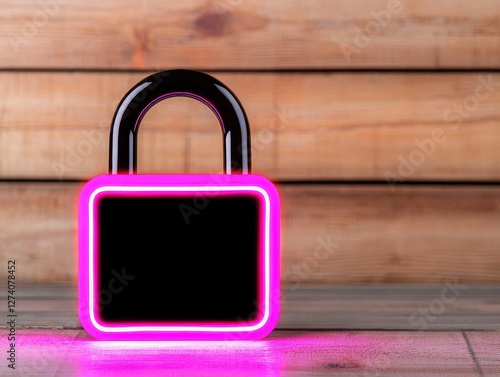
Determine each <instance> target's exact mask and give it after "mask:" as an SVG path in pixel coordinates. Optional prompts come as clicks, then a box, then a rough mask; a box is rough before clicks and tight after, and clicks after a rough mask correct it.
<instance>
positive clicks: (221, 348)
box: [0, 330, 500, 377]
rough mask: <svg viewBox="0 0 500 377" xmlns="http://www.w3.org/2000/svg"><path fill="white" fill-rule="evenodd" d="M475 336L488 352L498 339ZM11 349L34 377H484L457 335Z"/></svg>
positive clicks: (50, 337)
mask: <svg viewBox="0 0 500 377" xmlns="http://www.w3.org/2000/svg"><path fill="white" fill-rule="evenodd" d="M474 334H475V333H474ZM0 336H2V337H6V331H5V330H0ZM477 336H478V338H482V339H484V344H486V345H489V346H490V347H494V345H495V343H496V342H498V338H499V337H500V333H499V332H492V333H486V334H483V333H477ZM17 346H18V349H19V356H18V364H17V365H18V371H19V372H20V374H22V375H36V376H40V377H45V376H62V375H64V376H73V375H75V376H91V375H97V374H99V375H101V376H130V375H131V374H133V375H140V376H142V375H147V376H155V377H156V376H164V375H176V376H186V377H187V376H213V375H217V376H244V377H257V376H258V377H261V376H285V377H286V376H297V375H307V376H331V375H334V374H342V375H345V376H380V375H384V376H391V375H394V376H404V377H410V376H411V377H413V376H430V377H434V376H436V377H437V376H439V377H448V376H482V375H483V374H480V373H479V369H478V366H477V364H476V363H475V360H474V359H473V357H472V356H471V354H470V353H469V348H468V347H467V344H466V342H465V340H464V337H463V335H462V333H460V332H404V331H396V332H380V331H375V332H374V331H343V332H335V331H330V332H328V331H317V332H311V331H309V332H307V331H275V332H273V333H272V334H271V335H269V336H268V337H267V338H265V339H263V340H261V341H258V342H111V344H110V342H102V341H96V340H93V339H92V338H90V337H89V335H87V333H85V331H83V330H60V331H54V330H28V331H25V332H24V333H23V336H21V337H19V341H18V342H17ZM21 355H23V357H21ZM495 365H496V367H498V363H496V364H495ZM5 368H6V367H5ZM131 371H132V373H131ZM494 375H496V374H485V376H494Z"/></svg>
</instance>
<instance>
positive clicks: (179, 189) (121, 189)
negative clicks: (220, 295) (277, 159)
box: [88, 186, 271, 332]
mask: <svg viewBox="0 0 500 377" xmlns="http://www.w3.org/2000/svg"><path fill="white" fill-rule="evenodd" d="M107 191H111V192H190V191H256V192H258V193H260V194H261V195H262V196H263V197H264V200H265V204H266V213H265V231H264V253H265V258H264V281H265V287H264V316H263V317H262V320H261V321H260V322H259V323H257V324H256V325H253V326H120V327H119V326H116V327H115V326H113V327H106V326H103V325H101V324H100V323H99V322H97V320H96V318H95V316H94V268H93V267H94V242H93V240H94V200H95V197H96V196H97V195H98V194H100V193H102V192H107ZM270 212H271V205H270V201H269V195H268V194H267V192H265V191H264V190H263V189H262V188H260V187H257V186H175V187H150V186H145V187H144V186H103V187H99V188H98V189H97V190H95V191H94V192H93V193H92V195H90V200H89V224H88V226H89V229H88V234H89V239H88V243H89V311H90V313H89V314H90V320H91V321H92V324H93V325H94V326H95V327H96V328H97V329H98V330H100V331H103V332H137V331H170V332H172V331H189V332H193V331H201V332H235V331H238V332H240V331H254V330H258V329H260V328H261V327H262V326H264V324H265V323H266V322H267V320H268V318H269V306H270V296H271V292H270V281H271V278H270V243H269V234H270V232H271V228H270V226H271V221H270V219H271V215H270Z"/></svg>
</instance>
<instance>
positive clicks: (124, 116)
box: [109, 69, 251, 174]
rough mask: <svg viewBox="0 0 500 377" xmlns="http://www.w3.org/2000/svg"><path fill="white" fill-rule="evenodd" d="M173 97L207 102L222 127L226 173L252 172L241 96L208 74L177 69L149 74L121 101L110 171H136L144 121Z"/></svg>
mask: <svg viewBox="0 0 500 377" xmlns="http://www.w3.org/2000/svg"><path fill="white" fill-rule="evenodd" d="M170 97H190V98H194V99H196V100H198V101H200V102H202V103H204V104H205V105H207V106H208V107H209V108H210V109H211V110H212V111H213V112H214V114H215V115H216V117H217V119H218V120H219V123H220V125H221V128H222V133H223V145H224V172H225V173H227V174H231V173H237V174H249V173H250V171H251V154H250V130H249V126H248V120H247V116H246V114H245V111H244V110H243V106H242V105H241V103H240V101H239V100H238V98H237V97H236V96H235V95H234V93H233V92H232V91H231V90H230V89H229V88H228V87H227V86H226V85H224V84H223V83H222V82H220V81H219V80H217V79H215V78H214V77H212V76H210V75H208V74H206V73H203V72H198V71H191V70H184V69H174V70H167V71H162V72H157V73H154V74H152V75H150V76H148V77H146V78H145V79H144V80H142V81H141V82H139V83H137V84H136V85H135V86H134V87H133V88H132V89H130V90H129V91H128V93H127V94H126V95H125V96H124V97H123V99H122V100H121V102H120V104H119V105H118V108H117V109H116V112H115V115H114V117H113V122H112V124H111V133H110V138H109V174H135V173H136V171H137V134H138V131H139V125H140V123H141V120H142V118H143V117H144V115H145V114H146V112H147V111H148V110H149V109H150V108H151V107H153V106H154V105H155V104H156V103H158V102H160V101H162V100H164V99H167V98H170Z"/></svg>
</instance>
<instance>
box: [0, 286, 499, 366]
mask: <svg viewBox="0 0 500 377" xmlns="http://www.w3.org/2000/svg"><path fill="white" fill-rule="evenodd" d="M443 292H444V293H443ZM443 295H444V297H445V301H446V302H445V301H443V299H442V297H443ZM15 296H16V300H17V304H16V313H17V314H18V316H19V319H18V321H17V325H18V327H20V328H23V329H81V328H82V325H81V323H80V320H79V319H78V313H77V307H78V304H77V296H78V293H77V287H76V285H72V284H37V285H33V284H20V285H19V286H18V287H17V288H16V292H15ZM0 299H7V287H6V286H0ZM280 301H281V302H280V307H281V309H280V320H279V323H278V325H277V328H278V329H279V330H297V329H300V330H306V329H307V330H325V329H328V330H412V331H450V330H455V331H465V330H467V331H477V330H480V331H497V330H500V285H491V286H488V285H464V284H456V283H455V282H450V284H448V285H447V284H438V285H432V284H425V285H408V284H405V285H401V284H370V285H355V286H354V285H351V286H346V285H329V284H322V285H319V286H314V285H305V284H303V285H301V286H295V285H294V284H286V283H285V284H284V285H283V286H282V288H281V300H280ZM5 310H6V308H1V309H0V315H4V314H7V313H6V312H2V311H5ZM7 327H8V324H7V323H0V328H7ZM471 341H473V339H472V337H471ZM476 348H477V349H478V352H479V351H482V352H485V353H486V354H485V358H487V357H491V356H492V355H491V354H488V353H487V351H488V350H487V349H484V347H483V346H482V345H481V344H479V345H478V346H477V347H476ZM485 361H486V360H485Z"/></svg>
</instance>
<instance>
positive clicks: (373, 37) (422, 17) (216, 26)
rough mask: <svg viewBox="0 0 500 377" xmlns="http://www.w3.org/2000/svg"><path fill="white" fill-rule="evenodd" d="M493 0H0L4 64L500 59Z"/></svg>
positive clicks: (455, 64) (455, 63) (417, 64)
mask: <svg viewBox="0 0 500 377" xmlns="http://www.w3.org/2000/svg"><path fill="white" fill-rule="evenodd" d="M499 17H500V4H499V3H498V1H496V0H478V1H474V2H469V1H459V2H457V1H455V0H446V1H439V2H436V1H431V0H422V1H419V2H418V3H413V2H410V1H407V0H357V1H349V0H335V1H330V0H316V1H312V2H311V1H309V2H290V1H286V0H280V1H272V2H269V1H263V0H245V1H242V0H211V1H205V0H189V1H183V2H165V1H148V2H144V3H141V4H138V3H137V2H136V1H132V0H126V1H118V0H113V1H106V2H86V1H83V0H78V1H71V2H69V1H63V0H47V1H41V2H40V1H37V0H23V1H17V0H9V1H3V2H2V15H1V21H2V22H0V35H3V38H1V39H0V49H1V50H2V51H3V53H2V55H1V56H0V68H14V69H18V68H50V69H155V70H158V69H165V68H173V67H184V68H194V69H332V68H424V69H426V68H431V69H434V68H476V69H477V68H498V64H499V61H498V56H499V54H500V29H499V25H500V23H499V22H498V20H499Z"/></svg>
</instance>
